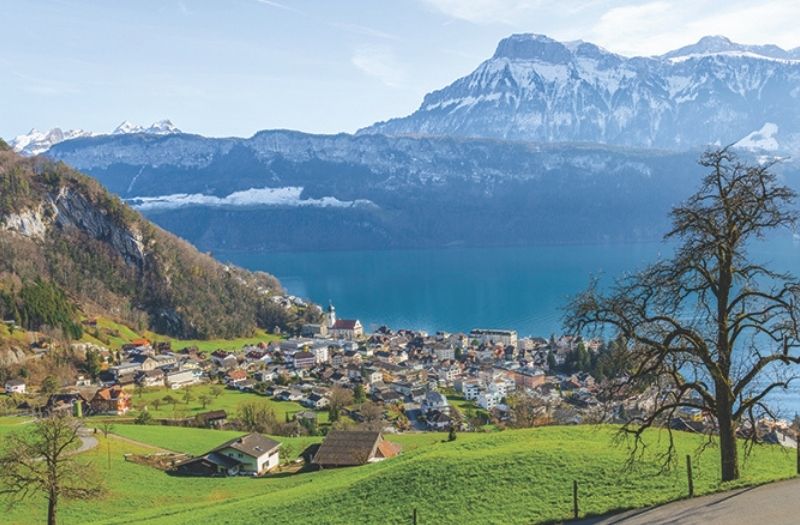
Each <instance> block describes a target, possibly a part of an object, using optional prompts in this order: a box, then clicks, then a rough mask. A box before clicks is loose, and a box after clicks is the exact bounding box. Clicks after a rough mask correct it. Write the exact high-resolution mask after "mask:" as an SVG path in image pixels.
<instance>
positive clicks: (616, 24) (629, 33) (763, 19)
mask: <svg viewBox="0 0 800 525" xmlns="http://www.w3.org/2000/svg"><path fill="white" fill-rule="evenodd" d="M798 19H800V2H797V1H796V0H769V1H760V2H753V1H747V2H744V1H729V2H725V3H724V4H723V3H722V2H720V1H718V0H670V1H669V2H667V1H665V0H654V1H649V2H638V3H631V4H628V5H623V6H617V7H612V8H610V9H608V10H607V11H605V12H604V13H603V14H602V15H601V16H600V17H599V18H598V19H597V23H595V24H594V25H593V26H591V27H590V28H589V29H588V32H587V35H586V37H585V38H587V39H590V40H593V41H595V42H597V43H598V44H601V45H603V46H605V47H607V48H609V49H611V50H613V51H616V52H618V53H622V54H627V55H634V54H635V55H654V54H661V53H664V52H666V51H669V50H672V49H675V48H678V47H681V46H684V45H687V44H691V43H694V42H696V41H697V40H698V39H700V38H701V37H703V36H706V35H724V36H727V37H728V38H730V39H732V40H734V41H737V42H742V43H747V44H765V43H770V44H777V45H780V46H783V47H794V46H797V45H800V37H798V34H797V30H796V24H795V23H794V21H796V20H798Z"/></svg>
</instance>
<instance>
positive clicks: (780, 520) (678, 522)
mask: <svg viewBox="0 0 800 525" xmlns="http://www.w3.org/2000/svg"><path fill="white" fill-rule="evenodd" d="M798 495H800V479H790V480H786V481H778V482H776V483H769V484H767V485H761V486H760V487H751V488H746V489H739V490H732V491H729V492H721V493H719V494H712V495H709V496H702V497H699V498H693V499H686V500H681V501H676V502H674V503H667V504H666V505H661V506H659V507H650V508H647V509H639V510H631V511H627V512H623V513H620V514H615V515H612V516H603V517H599V518H588V519H584V520H579V521H573V522H570V523H571V524H572V525H617V524H619V525H667V524H669V525H693V524H698V525H700V524H703V525H714V524H724V525H752V524H754V523H758V524H763V525H767V524H769V525H794V524H797V523H800V516H798V503H797V499H798Z"/></svg>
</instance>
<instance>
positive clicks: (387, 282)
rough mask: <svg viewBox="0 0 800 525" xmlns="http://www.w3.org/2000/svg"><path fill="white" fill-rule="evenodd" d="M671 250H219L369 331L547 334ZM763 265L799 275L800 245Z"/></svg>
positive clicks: (756, 250)
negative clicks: (581, 297)
mask: <svg viewBox="0 0 800 525" xmlns="http://www.w3.org/2000/svg"><path fill="white" fill-rule="evenodd" d="M671 253H672V247H671V246H670V245H667V244H664V243H640V244H598V245H559V246H536V247H514V248H452V249H451V248H448V249H426V250H397V251H346V252H295V253H234V252H218V253H215V256H216V257H217V258H219V259H220V260H223V261H230V262H233V263H235V264H238V265H240V266H243V267H245V268H249V269H252V270H263V271H267V272H269V273H272V274H273V275H275V276H276V277H278V279H280V281H281V283H283V285H284V287H285V288H286V289H287V290H288V291H289V292H290V293H292V294H295V295H298V296H302V297H307V298H309V299H311V300H313V301H315V302H317V303H319V304H327V303H328V301H332V302H333V304H334V305H335V306H336V310H337V313H338V315H339V317H343V318H358V319H360V320H361V322H362V323H363V324H364V326H365V328H367V329H370V328H377V327H378V326H381V325H384V324H385V325H387V326H389V327H391V328H395V329H397V328H411V329H423V330H427V331H429V332H434V331H436V330H445V331H467V330H470V329H472V328H505V329H515V330H518V331H519V333H520V335H537V336H544V337H547V336H549V335H550V334H552V333H559V332H560V330H561V319H562V316H563V311H562V308H563V307H564V305H565V304H566V302H567V301H568V300H569V297H570V296H572V295H574V294H576V293H578V292H580V291H581V290H583V289H584V288H585V287H586V286H587V284H588V283H589V280H590V278H591V276H592V275H596V276H598V277H600V279H601V283H605V284H607V283H610V282H612V280H613V279H614V278H617V277H620V276H622V275H623V274H624V273H625V272H631V271H635V270H636V269H637V268H641V267H642V266H643V265H645V264H647V263H648V262H652V261H655V260H657V259H658V258H659V257H668V256H669V255H670V254H671ZM751 253H752V254H753V256H754V258H755V259H757V260H758V261H759V262H765V263H771V264H772V265H773V267H774V268H776V269H780V270H783V271H793V272H795V273H798V274H800V242H797V241H794V240H793V239H792V238H791V237H786V238H778V239H772V240H769V241H762V242H759V243H757V244H755V245H754V246H753V247H752V249H751Z"/></svg>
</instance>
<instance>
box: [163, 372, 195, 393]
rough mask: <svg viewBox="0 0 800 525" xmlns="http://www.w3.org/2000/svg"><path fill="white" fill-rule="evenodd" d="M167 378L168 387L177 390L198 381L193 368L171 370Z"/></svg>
mask: <svg viewBox="0 0 800 525" xmlns="http://www.w3.org/2000/svg"><path fill="white" fill-rule="evenodd" d="M165 380H166V383H167V386H168V387H170V388H171V389H173V390H177V389H179V388H183V387H185V386H189V385H193V384H195V383H196V382H197V376H195V374H194V371H193V370H175V371H173V372H169V373H168V374H167V375H166V378H165Z"/></svg>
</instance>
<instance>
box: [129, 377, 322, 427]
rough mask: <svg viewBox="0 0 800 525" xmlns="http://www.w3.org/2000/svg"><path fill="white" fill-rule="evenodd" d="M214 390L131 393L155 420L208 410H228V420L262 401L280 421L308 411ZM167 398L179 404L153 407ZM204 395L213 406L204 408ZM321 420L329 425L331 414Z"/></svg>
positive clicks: (291, 403)
mask: <svg viewBox="0 0 800 525" xmlns="http://www.w3.org/2000/svg"><path fill="white" fill-rule="evenodd" d="M212 386H213V385H210V384H203V385H196V386H192V387H189V388H181V389H179V390H170V389H169V388H166V387H162V388H148V389H145V391H144V392H143V393H142V395H141V397H140V396H139V395H138V394H137V393H136V392H135V391H134V390H132V389H131V391H130V393H131V395H132V396H133V406H134V407H136V406H137V405H139V404H140V403H146V404H147V410H148V411H149V412H150V414H152V415H153V417H155V418H173V417H192V416H193V415H195V414H198V413H200V412H206V411H208V410H225V411H226V412H228V415H229V416H233V415H234V414H236V411H237V408H238V406H239V405H240V404H241V403H244V402H245V401H260V402H265V403H267V404H269V406H270V408H272V410H273V411H274V412H275V416H276V417H277V418H278V419H279V420H281V421H283V420H284V418H285V414H286V413H287V412H297V411H300V410H307V409H306V408H305V407H303V406H302V405H301V404H300V403H296V402H294V401H276V400H274V399H272V398H269V397H266V396H260V395H258V394H253V393H251V392H239V391H238V390H229V389H227V388H224V387H223V386H222V385H217V386H219V387H220V388H222V389H223V390H222V393H221V394H220V395H219V397H216V398H215V397H214V396H213V395H212V393H211V389H212ZM187 390H188V391H189V392H190V393H191V395H192V397H193V398H194V399H193V400H192V401H189V403H188V404H186V403H185V402H184V401H183V396H184V394H185V392H186V391H187ZM168 395H169V396H172V397H173V398H175V399H177V400H178V403H177V404H175V405H174V407H173V405H168V404H167V403H164V402H163V401H162V402H161V404H160V406H159V407H158V409H156V408H155V406H153V401H154V400H156V399H159V400H161V399H163V398H164V397H165V396H168ZM202 395H206V396H209V397H211V403H209V404H208V405H207V406H206V408H203V405H202V403H200V400H199V398H200V396H202ZM137 414H138V411H137V410H132V411H131V412H130V413H129V414H128V415H127V416H126V417H127V418H130V417H136V415H137ZM318 420H319V422H320V423H327V421H328V412H327V411H325V412H319V413H318Z"/></svg>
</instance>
